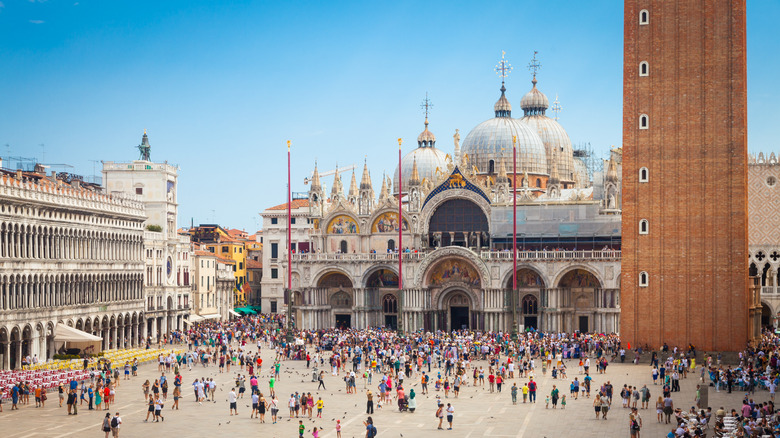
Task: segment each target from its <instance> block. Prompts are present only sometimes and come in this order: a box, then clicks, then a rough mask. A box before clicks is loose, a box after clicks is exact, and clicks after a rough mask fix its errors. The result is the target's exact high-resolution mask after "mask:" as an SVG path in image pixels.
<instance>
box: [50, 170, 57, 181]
mask: <svg viewBox="0 0 780 438" xmlns="http://www.w3.org/2000/svg"><path fill="white" fill-rule="evenodd" d="M49 179H50V180H51V181H52V182H57V171H56V170H52V171H51V176H50V177H49Z"/></svg>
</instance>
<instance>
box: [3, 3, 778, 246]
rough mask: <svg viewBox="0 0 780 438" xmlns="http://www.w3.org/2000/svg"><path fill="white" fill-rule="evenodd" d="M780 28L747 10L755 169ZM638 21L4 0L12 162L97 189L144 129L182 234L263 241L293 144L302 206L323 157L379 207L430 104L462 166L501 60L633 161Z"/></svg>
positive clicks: (766, 146)
mask: <svg viewBox="0 0 780 438" xmlns="http://www.w3.org/2000/svg"><path fill="white" fill-rule="evenodd" d="M551 5H554V6H551ZM778 17H780V2H775V1H758V0H751V1H749V2H748V129H749V149H750V150H751V151H753V152H758V151H765V152H767V151H771V150H773V148H776V139H775V136H774V135H773V134H774V131H773V128H772V126H774V124H776V123H777V120H778V119H779V118H780V104H778V102H780V91H779V90H778V87H777V86H776V82H775V79H774V75H773V74H772V72H776V71H778V70H779V69H780V65H778V64H780V60H779V59H778V57H777V53H780V50H779V49H780V48H779V47H778V42H779V41H780V39H778V37H777V33H776V22H777V18H778ZM622 23H623V11H622V1H618V0H605V1H588V2H582V1H556V2H543V1H525V0H523V1H520V0H515V1H493V2H453V1H427V2H420V1H394V2H336V1H328V2H322V1H311V2H307V1H296V2H248V1H230V2H213V1H198V0H193V1H186V2H185V1H164V2H160V1H132V2H130V1H97V0H78V1H58V0H49V1H27V0H0V62H1V63H2V68H0V98H1V100H0V155H3V156H6V155H8V154H10V155H16V156H26V157H37V158H38V159H39V161H45V162H48V163H67V164H70V165H73V166H74V169H73V171H74V172H75V173H79V174H82V175H85V176H89V175H91V174H92V169H93V163H92V162H91V161H90V160H105V161H128V160H132V159H136V158H137V154H138V153H137V151H136V150H135V149H134V146H135V145H137V144H139V143H140V140H141V135H142V134H143V130H144V129H145V128H146V129H148V132H149V138H150V142H151V144H152V159H153V160H155V161H164V160H167V161H168V162H169V163H173V164H177V165H179V166H180V167H181V170H180V182H179V202H180V204H181V206H180V214H179V225H189V223H190V219H191V218H193V219H194V221H195V223H196V224H197V223H207V222H214V221H216V222H218V223H220V224H223V225H225V226H230V227H238V228H245V229H247V230H248V231H254V230H256V229H257V228H259V225H258V219H259V218H258V213H259V212H260V211H262V210H263V209H265V208H267V207H270V206H273V205H276V204H280V203H282V202H285V201H286V196H285V188H286V171H285V167H286V147H285V141H286V140H288V139H290V140H292V142H293V173H292V179H293V183H292V187H293V191H305V190H307V186H304V185H303V178H304V177H305V176H308V175H309V173H310V172H311V170H312V168H313V164H314V160H315V158H316V159H317V160H318V161H319V165H320V170H328V169H333V168H334V167H335V166H336V164H338V165H340V166H342V167H343V166H345V165H348V164H356V165H358V167H359V168H362V163H363V160H364V158H366V159H367V160H368V164H369V167H370V169H371V173H372V177H373V180H374V184H375V186H376V187H375V190H377V192H378V189H379V187H378V186H379V185H380V184H381V179H380V177H381V175H382V172H383V170H386V171H387V172H388V173H390V174H392V172H393V170H394V168H395V163H396V162H397V143H396V140H395V139H396V138H398V137H402V138H404V140H405V142H404V153H406V152H408V151H410V150H412V148H414V147H416V138H417V135H418V134H419V133H420V131H422V128H423V115H422V111H421V109H420V103H421V101H422V99H423V98H424V97H425V93H426V92H428V93H429V96H430V98H431V100H432V102H433V104H434V107H433V109H432V111H431V115H430V123H431V124H430V129H431V131H433V132H434V133H435V134H436V135H437V138H438V142H437V146H438V147H439V148H441V149H443V150H445V151H447V152H451V150H452V134H453V133H454V131H455V129H456V128H458V129H460V131H461V133H462V137H465V135H466V133H468V131H469V130H471V128H473V127H474V126H476V125H477V124H479V123H480V122H482V121H484V120H486V119H488V118H490V117H492V115H493V114H492V108H493V104H494V103H495V101H496V100H497V99H498V96H499V91H498V88H499V87H500V81H499V79H498V77H497V76H496V74H495V73H494V72H493V67H494V66H495V64H496V63H497V61H498V59H499V58H500V56H501V51H502V50H504V51H506V52H507V55H506V56H507V59H508V60H509V61H510V63H512V65H513V66H514V71H513V72H512V73H511V75H510V77H509V78H508V80H507V88H508V91H507V97H508V98H509V100H510V102H511V103H512V105H513V106H514V107H515V110H516V111H515V112H519V106H520V104H519V103H520V98H521V97H522V96H523V94H525V93H526V92H527V91H528V90H529V89H530V85H531V84H530V79H531V76H530V73H529V72H528V70H527V69H526V68H525V67H526V65H527V64H528V62H529V61H530V59H531V57H532V55H533V51H534V50H538V51H539V52H540V54H539V56H540V60H541V63H542V69H541V71H540V73H539V76H538V79H539V88H540V89H541V90H542V91H543V92H545V93H546V94H547V95H548V97H549V98H550V100H552V99H554V97H555V95H556V94H557V95H558V96H559V99H560V102H561V105H562V107H563V111H562V112H561V114H560V123H561V124H562V125H563V126H564V127H565V128H566V130H567V131H568V133H569V135H570V137H571V138H572V141H573V142H574V144H575V145H577V144H580V143H584V142H589V143H591V145H592V146H593V147H594V148H595V149H596V150H597V152H599V153H600V154H604V153H605V151H607V150H608V148H609V146H610V145H620V143H621V135H622V134H621V130H622V127H621V123H622V119H621V113H622V108H621V104H622V102H621V99H622V47H623V46H622V44H623V42H622V37H623V30H622ZM770 128H772V129H770ZM41 144H44V145H45V147H41V146H39V145H41ZM5 145H8V146H5ZM44 153H45V157H44ZM98 169H99V165H98ZM349 178H350V175H349V174H347V175H344V176H343V177H342V180H343V182H344V184H345V185H347V186H348V184H349ZM359 178H360V175H359V172H358V179H359ZM327 185H328V187H330V186H331V184H330V181H327Z"/></svg>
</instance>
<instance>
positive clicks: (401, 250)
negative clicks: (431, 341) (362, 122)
mask: <svg viewBox="0 0 780 438" xmlns="http://www.w3.org/2000/svg"><path fill="white" fill-rule="evenodd" d="M401 143H403V140H402V139H400V138H399V139H398V298H399V300H398V302H399V303H400V304H401V309H400V311H399V312H398V316H399V317H400V320H399V321H398V336H403V335H404V313H403V310H404V275H403V274H404V271H403V269H404V263H403V258H404V244H403V229H404V222H403V221H404V217H403V210H402V209H401V206H402V203H401V197H402V196H403V193H402V189H403V177H402V173H401V172H402V171H403V169H401Z"/></svg>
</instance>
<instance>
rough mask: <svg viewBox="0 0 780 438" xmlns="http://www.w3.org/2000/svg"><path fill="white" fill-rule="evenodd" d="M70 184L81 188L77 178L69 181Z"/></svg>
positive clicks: (75, 187)
mask: <svg viewBox="0 0 780 438" xmlns="http://www.w3.org/2000/svg"><path fill="white" fill-rule="evenodd" d="M70 185H71V186H73V188H74V189H80V188H81V183H80V181H79V180H77V179H74V180H73V181H71V182H70Z"/></svg>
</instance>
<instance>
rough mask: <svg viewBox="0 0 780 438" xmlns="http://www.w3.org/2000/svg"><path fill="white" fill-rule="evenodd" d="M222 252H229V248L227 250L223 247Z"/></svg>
mask: <svg viewBox="0 0 780 438" xmlns="http://www.w3.org/2000/svg"><path fill="white" fill-rule="evenodd" d="M222 252H230V248H228V247H227V246H223V247H222Z"/></svg>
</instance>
